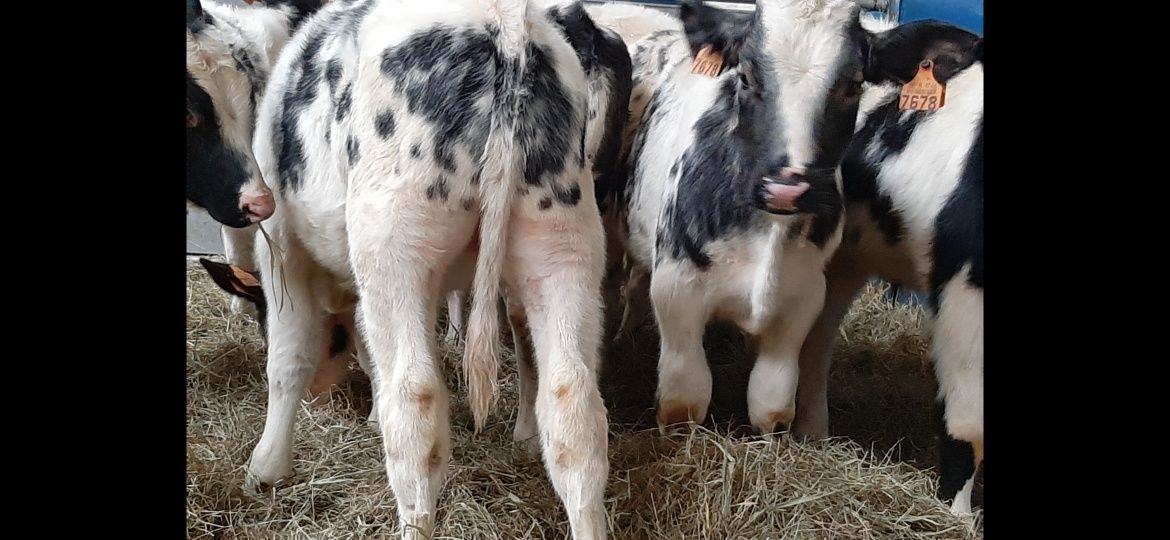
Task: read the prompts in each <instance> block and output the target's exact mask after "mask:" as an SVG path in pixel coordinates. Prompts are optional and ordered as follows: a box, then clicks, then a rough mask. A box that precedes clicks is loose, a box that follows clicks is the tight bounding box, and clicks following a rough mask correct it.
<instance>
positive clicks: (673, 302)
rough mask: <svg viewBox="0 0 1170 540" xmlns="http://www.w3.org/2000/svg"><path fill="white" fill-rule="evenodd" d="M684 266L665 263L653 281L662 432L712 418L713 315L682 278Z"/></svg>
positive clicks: (659, 424)
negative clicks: (708, 337) (709, 328)
mask: <svg viewBox="0 0 1170 540" xmlns="http://www.w3.org/2000/svg"><path fill="white" fill-rule="evenodd" d="M679 272H680V268H679V263H664V264H662V265H661V266H659V268H658V269H657V270H656V271H655V273H654V276H653V277H652V278H651V279H650V301H651V302H652V303H653V305H654V315H655V317H657V319H658V329H659V334H660V336H661V337H660V342H661V353H660V355H659V357H658V429H659V431H660V432H661V433H663V434H665V433H666V429H667V427H668V426H672V425H676V424H681V423H686V422H695V423H700V424H701V423H703V421H705V420H706V418H707V407H708V406H709V405H710V404H711V368H710V367H709V366H708V365H707V355H706V352H704V351H703V330H704V328H705V327H706V324H707V318H708V314H707V312H706V310H705V309H703V292H702V291H701V290H699V289H698V288H697V287H696V286H695V285H694V284H692V283H683V282H682V281H683V279H682V278H680V277H679Z"/></svg>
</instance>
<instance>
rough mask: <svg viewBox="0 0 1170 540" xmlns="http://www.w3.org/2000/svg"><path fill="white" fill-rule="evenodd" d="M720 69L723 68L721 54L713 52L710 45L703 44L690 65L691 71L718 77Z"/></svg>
mask: <svg viewBox="0 0 1170 540" xmlns="http://www.w3.org/2000/svg"><path fill="white" fill-rule="evenodd" d="M721 69H723V55H722V54H719V53H717V52H715V50H714V48H712V47H711V46H710V45H703V48H702V49H699V54H696V55H695V63H694V64H693V65H692V66H691V73H696V74H698V75H706V76H708V77H718V76H719V71H720V70H721Z"/></svg>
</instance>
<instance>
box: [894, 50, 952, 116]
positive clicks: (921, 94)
mask: <svg viewBox="0 0 1170 540" xmlns="http://www.w3.org/2000/svg"><path fill="white" fill-rule="evenodd" d="M946 98H947V87H946V86H944V85H943V84H941V83H939V82H938V81H936V80H934V62H931V61H930V60H924V61H923V62H922V63H921V64H918V74H917V75H915V76H914V78H913V79H911V81H910V82H908V83H906V84H905V85H904V86H902V95H901V97H900V98H899V99H898V108H899V109H902V110H904V111H906V110H913V111H933V110H935V109H938V108H939V107H942V106H943V104H944V103H946Z"/></svg>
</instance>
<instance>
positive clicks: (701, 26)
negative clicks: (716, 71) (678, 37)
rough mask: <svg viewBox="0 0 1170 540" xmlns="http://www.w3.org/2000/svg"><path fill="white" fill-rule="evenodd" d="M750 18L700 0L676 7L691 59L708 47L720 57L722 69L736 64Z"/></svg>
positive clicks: (692, 0) (686, 0)
mask: <svg viewBox="0 0 1170 540" xmlns="http://www.w3.org/2000/svg"><path fill="white" fill-rule="evenodd" d="M753 17H754V14H752V13H740V12H737V11H730V10H724V9H718V8H713V7H711V6H708V5H706V4H704V3H703V2H702V0H683V2H682V4H681V5H680V6H679V18H680V19H682V23H683V30H684V31H685V32H686V36H687V43H688V44H689V45H690V47H691V56H696V55H698V54H699V50H701V49H702V48H703V47H705V46H708V45H710V46H711V49H712V52H715V53H718V54H719V55H721V56H722V57H723V69H729V68H731V67H734V66H735V65H737V64H739V51H740V49H741V48H742V47H743V42H744V40H745V39H746V38H747V34H748V31H749V30H751V27H752V20H753Z"/></svg>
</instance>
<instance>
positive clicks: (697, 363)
mask: <svg viewBox="0 0 1170 540" xmlns="http://www.w3.org/2000/svg"><path fill="white" fill-rule="evenodd" d="M680 13H681V19H682V22H683V26H684V30H683V31H679V30H671V31H668V32H666V33H662V34H658V35H655V34H651V35H649V36H647V37H646V38H644V39H643V40H641V41H640V42H639V43H637V44H634V47H635V51H636V52H635V54H634V56H633V62H634V66H635V67H634V72H635V77H636V78H638V77H639V74H641V78H640V80H641V81H643V82H644V84H645V88H646V90H647V91H648V92H649V94H648V95H649V102H648V104H647V106H646V109H645V112H644V114H643V117H642V118H641V119H639V120H634V119H631V122H635V121H636V122H639V124H640V125H639V128H638V131H637V133H636V135H635V138H634V142H633V145H632V147H631V150H630V161H629V164H628V166H629V169H630V174H631V176H630V179H629V185H628V187H627V190H626V204H627V210H626V211H627V224H628V227H629V247H630V251H631V253H632V255H633V256H634V258H635V259H636V260H637V262H638V263H639V264H641V265H642V266H643V267H644V268H645V269H647V271H649V272H650V273H651V276H652V277H651V280H650V299H651V302H652V304H653V307H654V313H655V317H656V318H657V321H658V326H659V329H660V332H661V357H660V360H659V385H658V424H659V427H660V429H662V430H665V429H666V428H667V427H668V426H671V425H674V424H678V423H683V422H702V421H703V420H704V419H705V418H706V415H707V408H708V404H709V403H710V399H711V385H712V380H711V372H710V369H709V368H708V366H707V362H706V358H705V355H704V351H703V347H702V337H703V330H704V327H705V326H706V323H707V322H708V321H709V320H710V319H712V318H722V319H727V320H730V321H732V322H734V323H735V324H737V325H738V326H739V327H740V328H741V329H742V330H743V331H745V332H747V333H749V334H752V335H755V336H757V337H758V338H759V355H758V357H757V359H756V362H755V366H754V368H753V369H752V373H751V376H750V379H749V383H748V392H747V401H748V413H749V418H750V421H751V423H752V425H753V426H755V428H756V429H757V430H758V431H760V432H762V433H771V432H774V431H775V430H776V428H777V427H780V426H786V425H789V424H790V423H791V422H792V420H793V419H794V417H795V414H796V403H795V399H796V388H797V374H798V360H799V355H800V350H801V344H802V343H803V342H804V339H805V337H806V335H807V333H808V332H809V329H810V328H811V327H812V325H813V323H814V321H815V320H816V318H817V316H818V314H819V313H820V311H821V308H822V304H823V302H824V294H825V277H824V274H823V271H824V267H825V264H826V263H827V261H828V260H829V259H830V257H831V256H832V254H833V252H834V251H835V250H836V249H837V247H838V245H839V244H840V242H841V236H842V216H841V214H842V212H843V201H842V196H841V184H840V178H839V175H838V171H837V167H838V165H839V164H840V162H841V158H842V155H843V154H844V151H845V148H846V145H847V144H848V142H849V140H850V138H851V136H852V132H853V127H854V122H855V120H856V117H857V110H858V101H859V98H860V94H861V84H862V82H863V81H865V80H870V81H871V82H879V81H880V80H881V79H882V78H883V77H885V75H884V74H883V73H880V72H876V71H872V70H871V69H869V67H871V66H875V65H887V64H890V65H896V66H897V67H899V68H901V67H904V66H905V67H908V68H909V69H913V66H915V65H917V63H918V62H919V60H920V59H923V58H925V57H926V56H927V54H928V51H931V50H934V49H935V48H947V47H950V46H952V42H951V41H950V40H951V39H952V36H949V35H946V34H942V35H937V36H935V35H931V36H920V37H922V39H920V40H913V41H905V42H893V41H891V42H890V43H889V44H888V46H883V47H874V46H873V44H874V43H885V42H884V41H882V37H883V36H881V35H874V34H871V33H869V32H867V31H865V30H864V29H863V28H862V27H861V24H860V18H859V10H858V7H857V6H856V5H855V4H854V3H853V2H850V1H847V0H761V1H760V2H758V3H757V9H756V11H755V12H754V13H752V14H751V15H750V16H749V15H745V14H740V13H731V12H726V11H721V10H716V9H714V8H711V7H709V6H705V5H703V4H702V3H700V2H698V1H695V0H689V1H687V2H685V3H684V4H683V5H682V6H681V10H680ZM656 34H657V33H656ZM641 45H645V47H644V48H641V49H639V47H640V46H641ZM704 49H706V51H705V52H704V54H706V53H707V52H710V53H713V55H711V56H709V58H714V59H715V60H716V63H717V64H719V63H721V67H719V69H717V70H715V71H714V73H715V76H709V75H705V74H695V73H692V68H693V61H692V58H693V57H694V56H695V55H697V54H698V53H699V52H700V51H701V50H704ZM635 92H636V91H635ZM762 210H763V211H762Z"/></svg>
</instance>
